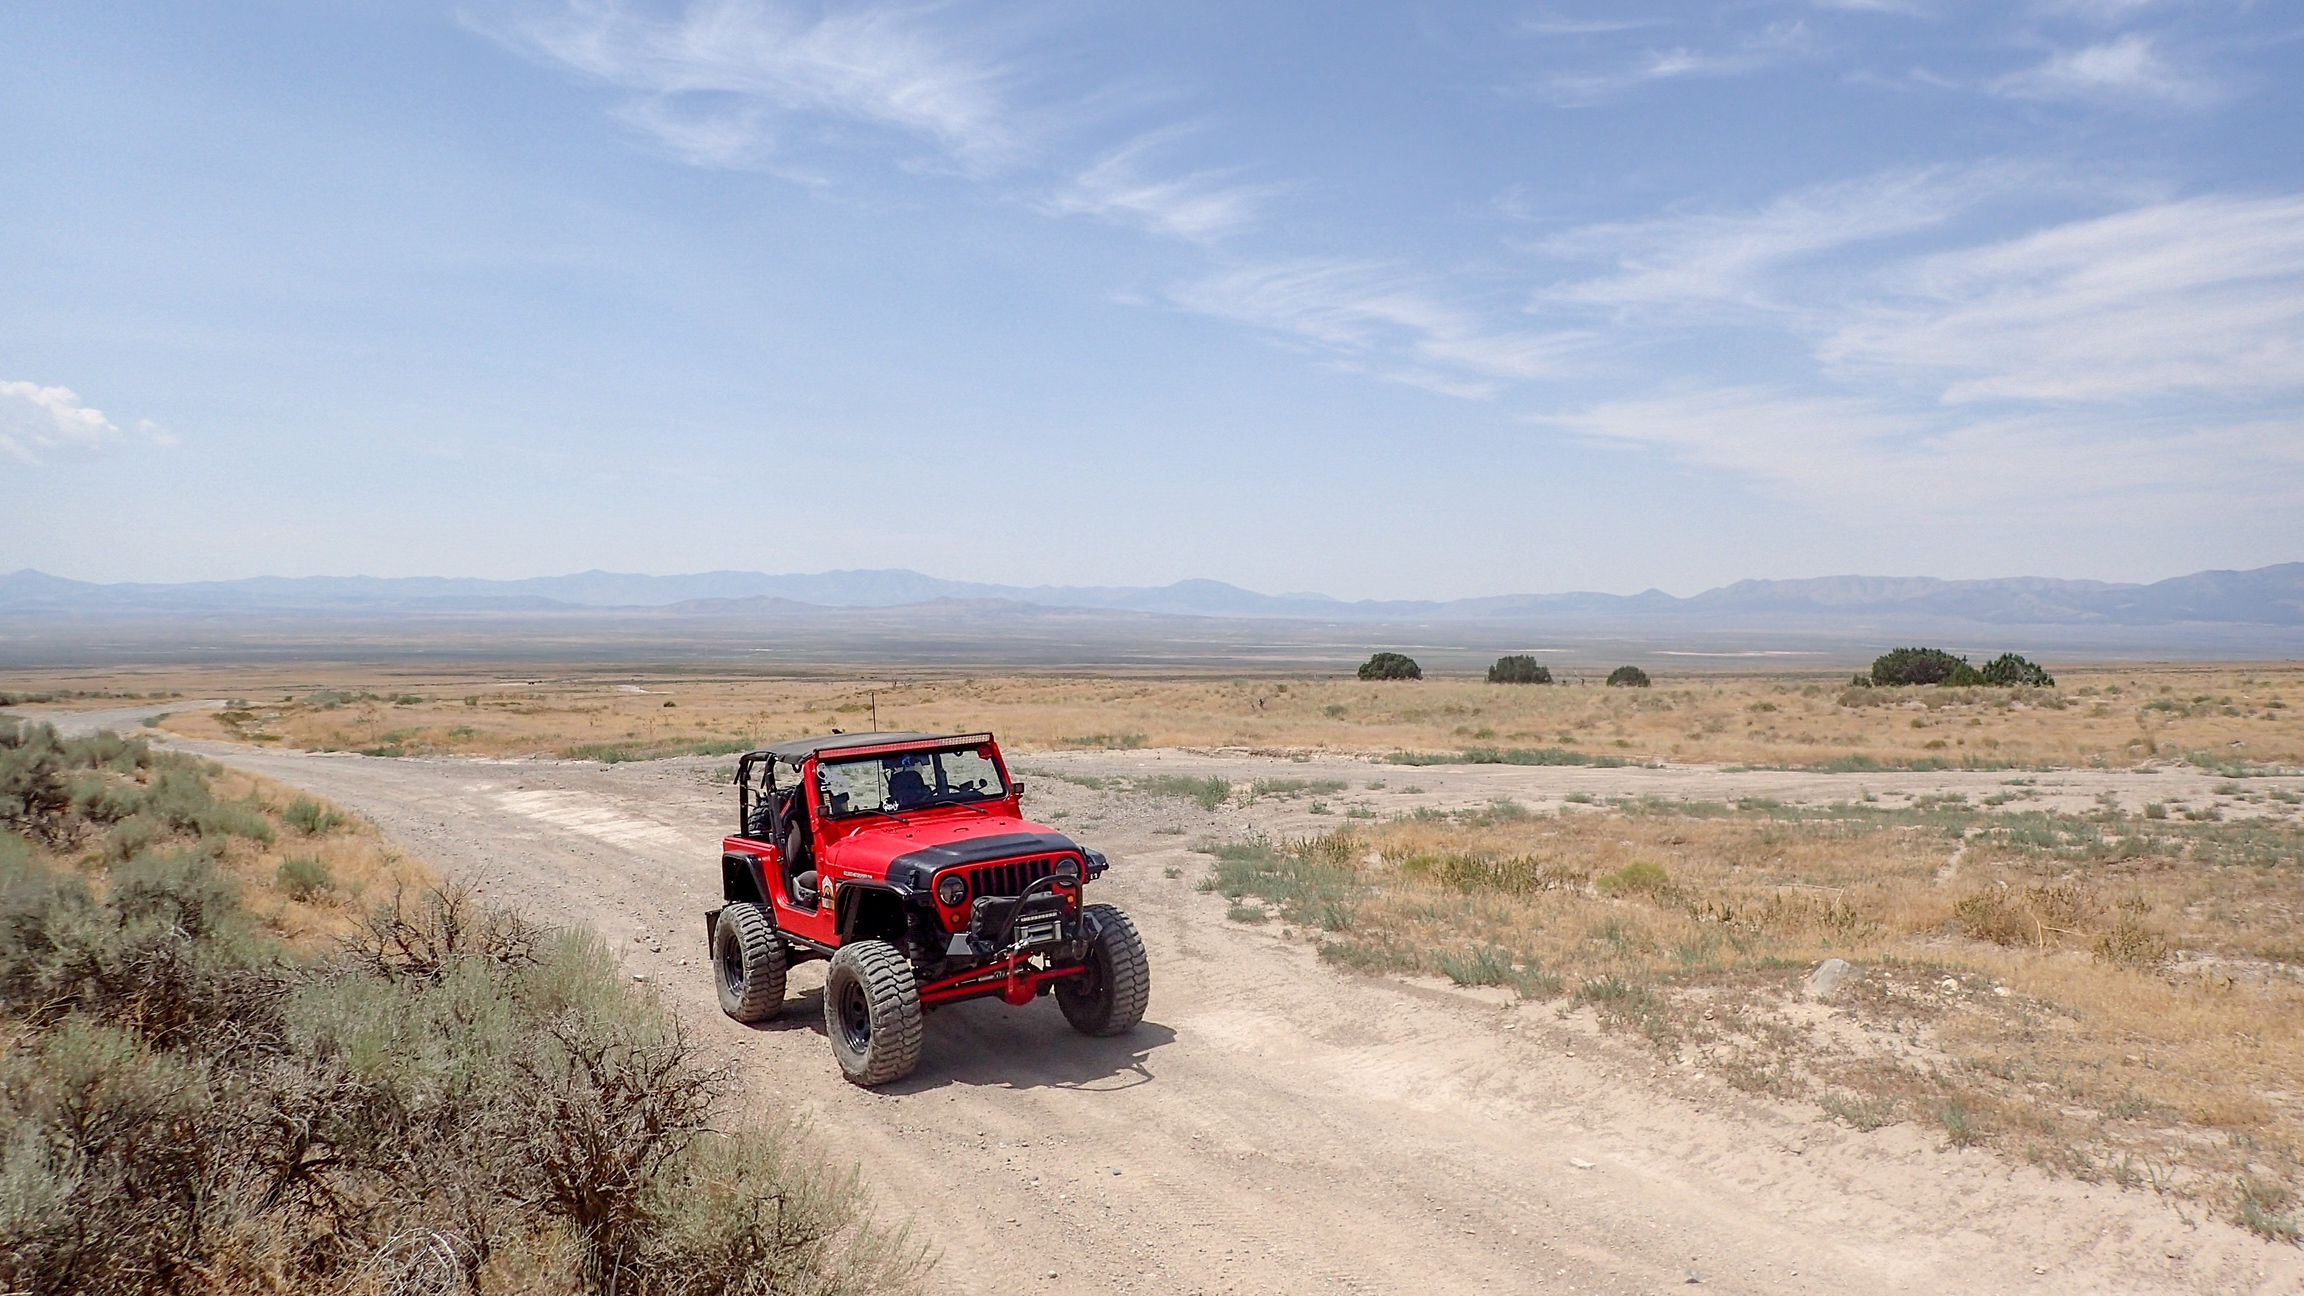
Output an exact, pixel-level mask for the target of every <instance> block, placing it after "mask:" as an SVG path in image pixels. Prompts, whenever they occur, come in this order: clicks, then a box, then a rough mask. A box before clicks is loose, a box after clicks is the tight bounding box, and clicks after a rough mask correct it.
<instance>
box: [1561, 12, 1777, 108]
mask: <svg viewBox="0 0 2304 1296" xmlns="http://www.w3.org/2000/svg"><path fill="white" fill-rule="evenodd" d="M1815 47H1816V42H1815V39H1814V36H1813V34H1812V33H1811V32H1810V31H1809V29H1808V25H1807V24H1806V23H1805V22H1802V21H1798V20H1794V21H1791V22H1779V23H1772V24H1770V25H1768V26H1767V27H1765V28H1762V29H1761V30H1759V31H1757V32H1754V33H1752V34H1750V35H1748V36H1744V37H1742V38H1740V39H1736V40H1733V41H1731V42H1729V43H1727V44H1725V45H1722V46H1719V47H1714V48H1704V47H1698V46H1692V45H1674V46H1671V47H1669V48H1655V47H1651V48H1647V49H1642V50H1640V51H1638V52H1636V53H1634V54H1632V55H1630V56H1629V57H1624V56H1622V55H1612V56H1611V62H1610V63H1609V65H1607V66H1603V67H1596V68H1579V69H1575V70H1571V71H1554V72H1548V73H1544V74H1542V75H1540V76H1538V77H1537V78H1535V79H1534V80H1533V81H1532V82H1531V83H1529V85H1528V86H1527V89H1526V92H1527V93H1530V94H1533V95H1534V96H1535V97H1537V98H1539V99H1543V100H1545V101H1546V102H1549V103H1552V104H1555V105H1557V106H1559V107H1563V108H1580V107H1588V106H1591V105H1593V104H1598V103H1604V102H1606V101H1608V100H1611V99H1614V98H1617V97H1619V96H1621V95H1623V94H1626V93H1628V92H1630V91H1633V90H1636V89H1639V88H1640V87H1642V86H1647V85H1654V84H1656V83H1659V82H1665V81H1677V80H1689V79H1696V78H1710V77H1736V76H1746V75H1749V74H1751V73H1754V72H1759V71H1762V70H1764V69H1766V68H1769V67H1773V66H1775V65H1777V64H1779V63H1782V62H1783V61H1785V60H1786V59H1789V58H1794V57H1798V56H1801V55H1804V54H1808V53H1811V52H1813V51H1814V49H1815Z"/></svg>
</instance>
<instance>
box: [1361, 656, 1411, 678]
mask: <svg viewBox="0 0 2304 1296" xmlns="http://www.w3.org/2000/svg"><path fill="white" fill-rule="evenodd" d="M1360 678H1362V679H1364V680H1420V679H1422V678H1424V668H1423V667H1421V666H1419V665H1417V664H1416V659H1415V658H1413V657H1410V656H1408V655H1407V654H1406V653H1396V652H1380V653H1377V654H1376V655H1375V656H1373V657H1370V658H1369V659H1368V660H1367V661H1365V662H1362V663H1361V664H1360Z"/></svg>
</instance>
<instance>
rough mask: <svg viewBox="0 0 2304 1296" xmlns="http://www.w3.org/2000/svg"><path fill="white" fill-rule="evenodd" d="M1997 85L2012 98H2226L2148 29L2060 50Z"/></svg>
mask: <svg viewBox="0 0 2304 1296" xmlns="http://www.w3.org/2000/svg"><path fill="white" fill-rule="evenodd" d="M1992 90H1993V91H1994V92H1995V93H1997V94H2001V95H2006V96H2007V97H2009V98H2012V99H2131V100H2136V99H2141V100H2150V101H2153V102H2157V103H2165V104H2173V105H2177V106H2183V107H2190V106H2194V105H2199V104H2205V103H2212V102H2214V101H2216V100H2218V99H2221V98H2222V97H2223V92H2222V90H2221V89H2220V87H2218V86H2217V85H2216V83H2215V82H2213V81H2210V80H2208V79H2207V78H2205V77H2199V76H2194V75H2192V74H2190V73H2188V72H2185V71H2183V70H2182V69H2179V68H2178V67H2176V66H2175V65H2174V64H2172V63H2170V62H2169V61H2168V60H2167V59H2166V58H2165V57H2163V56H2162V55H2161V53H2160V51H2159V49H2158V47H2157V45H2156V43H2155V41H2154V40H2153V38H2152V37H2150V36H2148V35H2145V34H2144V33H2142V32H2129V33H2127V34H2126V35H2123V36H2119V37H2116V38H2114V39H2112V40H2109V41H2105V42H2103V43H2101V44H2097V45H2088V46H2083V47H2081V48H2079V49H2072V50H2058V51H2056V52H2055V53H2053V54H2050V55H2049V56H2048V57H2047V58H2046V59H2045V60H2043V61H2042V62H2040V63H2039V64H2037V65H2035V66H2033V67H2029V68H2026V69H2024V70H2023V71H2021V72H2015V73H2011V74H2009V75H2007V76H2004V77H2001V78H2000V79H1999V80H1997V81H1994V82H1993V83H1992Z"/></svg>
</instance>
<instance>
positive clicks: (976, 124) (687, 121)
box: [466, 0, 1021, 170]
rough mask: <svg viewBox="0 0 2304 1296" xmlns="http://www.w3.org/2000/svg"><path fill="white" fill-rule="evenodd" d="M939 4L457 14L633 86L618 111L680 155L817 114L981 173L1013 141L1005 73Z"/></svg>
mask: <svg viewBox="0 0 2304 1296" xmlns="http://www.w3.org/2000/svg"><path fill="white" fill-rule="evenodd" d="M937 17H938V10H936V9H932V8H924V7H907V6H896V5H863V6H857V7H848V8H839V9H832V10H821V9H817V8H814V7H809V8H806V9H803V8H802V7H800V6H795V5H786V4H781V3H776V2H775V0H694V2H693V3H690V4H687V5H686V6H685V7H683V8H681V9H679V10H678V11H677V12H676V13H672V14H669V15H663V14H659V13H656V12H651V11H648V10H644V9H642V8H640V7H638V6H636V5H632V4H627V3H623V2H622V0H570V2H569V3H568V4H566V5H565V6H563V7H560V8H558V9H556V10H554V11H552V12H549V13H545V14H541V15H539V14H535V13H529V14H526V15H523V16H519V17H512V18H498V17H494V16H486V15H475V14H473V13H468V14H467V15H466V20H467V22H469V23H470V24H471V25H472V26H474V27H476V28H478V29H480V30H482V31H485V32H487V33H489V34H490V35H492V36H495V37H496V38H497V39H499V40H501V41H503V42H504V43H506V44H507V45H510V46H512V47H513V48H515V49H518V50H520V51H522V52H524V53H527V54H530V55H532V56H534V57H539V58H542V59H545V60H547V61H549V62H552V63H555V64H558V65H560V66H563V67H566V68H570V69H572V70H574V71H577V72H580V73H583V74H585V75H587V76H590V77H593V78H596V79H598V80H600V81H603V82H606V83H608V84H610V85H614V86H617V87H620V88H622V89H624V90H627V91H630V92H632V94H633V96H634V97H633V98H632V99H631V100H630V101H629V102H627V103H626V104H625V105H624V106H623V108H622V110H621V111H620V114H619V115H620V116H621V117H622V118H623V119H624V120H625V121H627V122H630V123H631V124H632V125H634V126H635V127H637V128H639V129H640V130H642V131H644V132H646V133H648V134H649V135H652V136H653V137H655V139H656V140H657V141H658V142H659V143H661V144H662V145H663V146H664V147H665V148H666V149H668V150H670V151H671V152H672V153H674V154H675V155H676V156H679V157H680V158H682V159H683V160H685V161H688V162H690V163H693V164H696V165H703V166H734V165H743V164H747V163H751V162H754V161H757V160H759V159H760V158H762V157H764V156H766V155H767V154H769V153H770V152H772V151H773V150H774V149H775V148H776V147H777V144H778V138H777V136H778V131H779V129H780V128H782V127H783V126H784V125H785V124H786V123H787V122H788V121H790V120H792V119H795V118H804V117H813V118H828V119H832V120H836V121H843V122H848V123H856V124H862V125H867V126H872V127H878V128H882V129H886V130H889V131H893V132H897V133H899V134H901V135H904V136H908V137H911V138H914V139H917V140H921V141H925V142H927V143H929V144H931V145H933V146H934V147H935V148H936V149H937V150H939V152H940V153H941V154H942V155H943V156H944V157H946V158H947V159H949V160H950V161H951V162H952V163H954V164H956V165H959V166H961V167H963V168H965V169H971V170H985V169H988V168H994V167H997V166H999V165H1002V164H1004V163H1006V162H1008V161H1009V160H1011V159H1012V158H1014V157H1015V156H1016V155H1017V153H1018V152H1019V151H1020V149H1021V142H1020V141H1019V139H1018V138H1017V135H1016V132H1015V130H1014V128H1013V125H1012V122H1011V121H1010V118H1009V114H1008V113H1007V111H1006V108H1005V105H1004V103H1003V94H1002V91H1003V85H1004V83H1005V81H1006V79H1007V74H1006V73H1005V72H1004V71H1003V70H1002V68H1000V67H999V66H998V65H997V64H996V63H994V62H993V61H991V60H989V59H987V58H985V57H983V56H982V55H981V54H979V53H977V52H975V51H973V50H971V49H970V48H969V46H968V44H967V42H966V41H965V40H963V39H962V38H960V37H959V36H957V35H956V34H954V33H952V32H950V31H947V30H944V29H942V28H940V27H939V26H938V25H937V21H936V20H937Z"/></svg>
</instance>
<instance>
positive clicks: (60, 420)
mask: <svg viewBox="0 0 2304 1296" xmlns="http://www.w3.org/2000/svg"><path fill="white" fill-rule="evenodd" d="M119 436H120V429H119V428H117V427H115V426H113V424H112V420H110V419H108V418H106V417H104V411H102V410H97V409H90V408H89V407H88V406H87V405H86V404H84V403H82V401H81V399H80V396H79V393H77V392H75V391H73V390H72V389H71V388H69V387H43V386H41V385H40V384H38V383H30V382H0V452H5V453H7V454H8V455H10V456H12V457H14V458H16V459H19V460H21V461H23V462H25V463H39V462H41V461H42V459H43V458H45V457H46V456H47V455H48V454H49V453H50V452H53V451H57V450H90V449H95V448H98V447H100V446H103V445H105V444H106V443H108V442H111V441H115V440H117V439H119Z"/></svg>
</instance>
